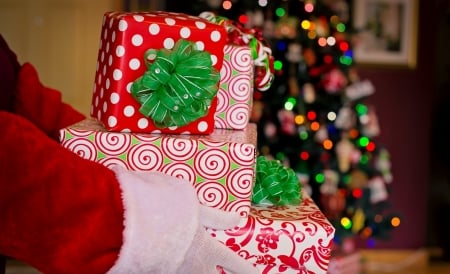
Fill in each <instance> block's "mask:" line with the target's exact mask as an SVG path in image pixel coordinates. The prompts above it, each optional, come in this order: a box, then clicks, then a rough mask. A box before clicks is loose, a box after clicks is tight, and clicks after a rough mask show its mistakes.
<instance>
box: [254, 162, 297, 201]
mask: <svg viewBox="0 0 450 274" xmlns="http://www.w3.org/2000/svg"><path fill="white" fill-rule="evenodd" d="M301 201H302V194H301V191H300V182H299V181H298V178H297V176H296V174H295V172H294V170H292V169H291V168H287V167H285V166H283V165H282V164H281V163H280V162H279V161H276V160H268V159H267V158H266V157H264V156H259V157H258V158H257V160H256V183H255V186H254V188H253V195H252V202H253V203H255V204H259V203H261V202H270V203H271V204H273V205H298V204H300V203H301Z"/></svg>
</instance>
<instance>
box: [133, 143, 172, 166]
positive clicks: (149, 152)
mask: <svg viewBox="0 0 450 274" xmlns="http://www.w3.org/2000/svg"><path fill="white" fill-rule="evenodd" d="M163 159H164V157H163V155H162V152H161V150H160V149H159V148H158V147H157V146H156V145H153V144H148V143H147V144H136V145H135V146H133V147H132V148H131V149H130V151H129V152H128V157H127V163H128V165H129V166H130V168H131V169H133V170H155V171H159V170H160V168H161V166H162V164H163Z"/></svg>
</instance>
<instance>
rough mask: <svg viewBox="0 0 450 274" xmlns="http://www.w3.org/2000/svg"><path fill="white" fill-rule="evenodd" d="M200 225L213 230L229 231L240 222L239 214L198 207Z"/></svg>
mask: <svg viewBox="0 0 450 274" xmlns="http://www.w3.org/2000/svg"><path fill="white" fill-rule="evenodd" d="M199 217H200V223H201V224H203V225H204V226H206V227H209V228H214V229H222V230H224V229H229V228H233V227H235V226H237V225H238V224H239V222H240V220H241V217H240V215H239V213H237V212H228V211H224V210H220V209H217V208H213V207H209V206H205V205H200V216H199Z"/></svg>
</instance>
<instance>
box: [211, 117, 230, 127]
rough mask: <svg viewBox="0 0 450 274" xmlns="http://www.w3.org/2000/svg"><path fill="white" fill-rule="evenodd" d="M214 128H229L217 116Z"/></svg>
mask: <svg viewBox="0 0 450 274" xmlns="http://www.w3.org/2000/svg"><path fill="white" fill-rule="evenodd" d="M214 128H228V124H227V122H226V121H225V120H224V119H222V118H220V117H219V116H217V115H216V117H215V118H214Z"/></svg>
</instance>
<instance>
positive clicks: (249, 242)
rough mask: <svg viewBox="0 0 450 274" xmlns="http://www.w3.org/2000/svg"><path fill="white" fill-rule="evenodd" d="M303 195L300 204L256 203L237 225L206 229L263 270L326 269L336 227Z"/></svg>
mask: <svg viewBox="0 0 450 274" xmlns="http://www.w3.org/2000/svg"><path fill="white" fill-rule="evenodd" d="M302 195H304V196H303V201H302V203H301V204H300V205H297V206H271V205H253V206H252V207H251V209H250V214H249V217H248V218H246V219H242V221H241V223H240V224H239V226H237V227H236V228H233V229H229V230H225V231H222V230H212V229H207V231H208V232H209V233H210V234H211V235H212V236H213V237H215V238H216V239H218V240H219V241H221V242H223V243H224V244H225V245H226V246H228V247H229V248H230V249H232V250H233V251H235V252H236V253H237V254H239V255H240V256H242V257H243V258H245V259H247V260H249V261H250V262H252V263H254V264H255V265H256V267H257V268H258V269H259V270H260V272H261V273H264V274H265V273H301V274H303V273H326V272H327V268H328V263H329V261H330V256H331V249H332V244H333V237H334V233H335V229H334V227H333V226H332V225H331V223H330V222H329V221H328V220H327V219H326V217H325V216H324V215H323V213H322V212H321V211H320V209H319V208H318V207H317V205H316V204H315V203H314V201H313V200H312V199H311V198H310V197H309V196H308V195H307V194H306V192H303V193H302ZM223 273H225V272H223Z"/></svg>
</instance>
